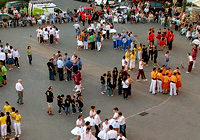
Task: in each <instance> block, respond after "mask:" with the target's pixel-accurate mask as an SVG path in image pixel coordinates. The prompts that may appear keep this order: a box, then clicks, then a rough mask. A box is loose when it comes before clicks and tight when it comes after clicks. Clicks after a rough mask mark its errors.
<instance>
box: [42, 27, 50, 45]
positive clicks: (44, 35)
mask: <svg viewBox="0 0 200 140" xmlns="http://www.w3.org/2000/svg"><path fill="white" fill-rule="evenodd" d="M48 34H49V33H48V31H47V28H46V29H45V31H44V32H43V38H44V44H45V45H48V44H47V41H48V39H49V37H48Z"/></svg>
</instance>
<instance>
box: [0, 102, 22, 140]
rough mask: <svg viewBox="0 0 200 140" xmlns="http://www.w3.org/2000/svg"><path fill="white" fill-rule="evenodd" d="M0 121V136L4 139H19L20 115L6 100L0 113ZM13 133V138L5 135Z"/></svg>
mask: <svg viewBox="0 0 200 140" xmlns="http://www.w3.org/2000/svg"><path fill="white" fill-rule="evenodd" d="M0 123H1V137H2V138H3V139H5V140H19V137H20V135H21V115H20V114H19V111H18V110H16V109H15V107H11V105H10V104H9V102H8V101H6V102H5V105H4V107H3V111H2V112H1V113H0ZM12 132H14V133H15V137H14V138H13V139H9V138H8V137H7V136H11V133H12Z"/></svg>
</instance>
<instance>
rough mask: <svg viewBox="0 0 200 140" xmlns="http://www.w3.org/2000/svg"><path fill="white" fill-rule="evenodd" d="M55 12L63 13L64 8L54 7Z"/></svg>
mask: <svg viewBox="0 0 200 140" xmlns="http://www.w3.org/2000/svg"><path fill="white" fill-rule="evenodd" d="M54 12H56V13H62V10H60V9H59V8H54Z"/></svg>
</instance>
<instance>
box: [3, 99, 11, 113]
mask: <svg viewBox="0 0 200 140" xmlns="http://www.w3.org/2000/svg"><path fill="white" fill-rule="evenodd" d="M3 109H4V112H5V113H6V112H9V113H10V112H11V106H10V104H9V103H8V102H7V101H6V102H5V105H4V107H3Z"/></svg>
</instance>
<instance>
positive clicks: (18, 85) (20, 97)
mask: <svg viewBox="0 0 200 140" xmlns="http://www.w3.org/2000/svg"><path fill="white" fill-rule="evenodd" d="M15 89H16V91H17V94H18V99H17V103H18V104H20V105H21V104H24V102H23V95H24V88H23V86H22V79H18V83H16V85H15Z"/></svg>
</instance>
